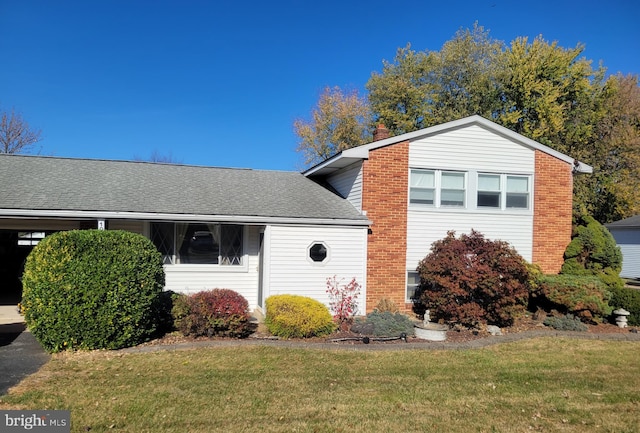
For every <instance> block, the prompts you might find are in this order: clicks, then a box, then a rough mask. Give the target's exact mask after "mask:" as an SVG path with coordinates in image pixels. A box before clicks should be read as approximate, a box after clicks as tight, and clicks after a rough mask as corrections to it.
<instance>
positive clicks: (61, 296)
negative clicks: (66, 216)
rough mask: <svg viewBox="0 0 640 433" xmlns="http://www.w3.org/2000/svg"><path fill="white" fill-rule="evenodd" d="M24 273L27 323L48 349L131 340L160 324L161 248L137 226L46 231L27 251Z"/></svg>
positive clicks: (113, 346)
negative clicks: (136, 230) (48, 233)
mask: <svg viewBox="0 0 640 433" xmlns="http://www.w3.org/2000/svg"><path fill="white" fill-rule="evenodd" d="M22 281H23V298H22V308H23V309H24V314H25V320H26V323H27V326H28V327H29V329H30V330H31V332H32V333H33V335H34V336H35V337H36V338H37V339H38V341H39V342H40V344H42V346H43V347H44V348H45V349H46V350H47V351H49V352H58V351H61V350H65V349H119V348H122V347H128V346H133V345H136V344H139V343H142V342H143V341H145V340H148V339H149V338H151V337H152V336H153V335H154V334H155V333H156V332H157V330H158V329H159V326H161V324H160V323H159V317H158V314H157V313H158V311H159V310H160V309H161V308H162V307H161V303H162V301H161V299H160V296H161V293H162V289H163V286H164V270H163V267H162V256H161V255H160V253H159V252H158V250H157V249H156V247H155V246H154V245H153V243H151V241H150V240H149V239H147V238H145V237H144V236H141V235H139V234H135V233H131V232H126V231H118V230H73V231H68V232H58V233H55V234H52V235H51V236H47V237H46V238H44V239H43V240H42V241H40V242H39V243H38V245H37V246H36V247H35V248H34V249H33V250H32V251H31V253H30V254H29V256H28V257H27V261H26V263H25V269H24V274H23V278H22Z"/></svg>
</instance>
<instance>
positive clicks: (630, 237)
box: [609, 228, 640, 278]
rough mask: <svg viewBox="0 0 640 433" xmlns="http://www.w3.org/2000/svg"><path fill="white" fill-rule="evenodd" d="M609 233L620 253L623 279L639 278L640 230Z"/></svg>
mask: <svg viewBox="0 0 640 433" xmlns="http://www.w3.org/2000/svg"><path fill="white" fill-rule="evenodd" d="M609 231H610V232H611V234H612V235H613V238H614V239H615V240H616V243H617V244H618V246H619V247H620V250H621V251H622V271H621V272H620V276H621V277H624V278H640V229H613V228H610V229H609Z"/></svg>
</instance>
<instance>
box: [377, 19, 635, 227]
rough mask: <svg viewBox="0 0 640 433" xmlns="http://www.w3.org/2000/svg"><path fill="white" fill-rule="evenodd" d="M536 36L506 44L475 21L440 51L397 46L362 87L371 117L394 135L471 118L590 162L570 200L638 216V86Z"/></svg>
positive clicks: (600, 216) (601, 217) (599, 212)
mask: <svg viewBox="0 0 640 433" xmlns="http://www.w3.org/2000/svg"><path fill="white" fill-rule="evenodd" d="M583 52H584V46H583V45H580V44H578V45H577V46H576V47H574V48H563V47H561V46H559V44H558V43H557V42H551V43H550V42H547V41H545V40H544V39H543V38H542V36H538V37H537V38H535V39H533V40H532V41H530V40H529V39H528V38H516V39H515V40H514V41H513V42H511V44H510V45H509V46H507V45H505V44H504V43H502V42H500V41H496V40H493V39H491V38H490V37H489V33H488V31H485V30H484V29H483V28H482V27H481V26H478V25H477V24H476V25H475V26H474V28H473V29H471V30H460V31H458V32H457V33H456V35H455V36H454V37H453V39H452V40H450V41H447V42H446V43H445V44H444V45H443V46H442V49H441V50H440V51H424V52H415V51H412V50H411V49H410V46H407V47H405V48H402V49H399V50H398V52H397V54H396V58H395V60H394V62H393V63H389V62H386V61H385V62H383V70H382V73H376V72H374V73H373V74H372V76H371V78H370V79H369V81H368V83H367V89H368V90H369V92H370V94H369V99H370V101H371V105H372V109H373V112H374V116H375V117H376V118H377V119H379V121H381V122H382V123H384V124H386V126H387V127H388V128H389V129H390V130H391V131H392V132H393V133H395V134H398V133H404V132H411V131H414V130H417V129H420V128H424V127H428V126H431V125H435V124H440V123H444V122H448V121H451V120H457V119H460V118H462V117H465V116H469V115H472V114H479V115H481V116H483V117H486V118H488V119H491V120H493V121H495V122H496V123H498V124H501V125H503V126H505V127H507V128H509V129H511V130H513V131H516V132H518V133H520V134H522V135H524V136H526V137H529V138H531V139H533V140H536V141H538V142H540V143H543V144H545V145H547V146H549V147H551V148H553V149H555V150H557V151H559V152H563V153H565V154H568V155H571V156H572V157H574V158H576V159H578V160H580V161H582V162H585V163H587V164H589V165H591V166H592V167H594V173H593V174H592V175H588V176H577V177H576V179H575V195H574V204H575V206H576V209H581V208H583V207H584V208H586V209H587V210H588V211H589V212H591V213H592V214H593V215H594V216H595V217H596V219H597V220H598V221H600V222H603V223H604V222H610V221H613V220H616V219H620V218H624V217H628V216H631V215H634V214H637V213H638V212H640V174H639V173H640V144H639V143H640V108H639V107H640V87H638V77H637V76H628V77H622V76H613V77H610V78H609V79H608V80H606V81H605V72H606V70H605V68H604V67H602V66H598V67H597V68H594V67H592V64H591V61H590V60H588V59H585V58H584V57H582V54H583Z"/></svg>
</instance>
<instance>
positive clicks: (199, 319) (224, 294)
mask: <svg viewBox="0 0 640 433" xmlns="http://www.w3.org/2000/svg"><path fill="white" fill-rule="evenodd" d="M172 314H173V320H174V324H175V327H176V328H177V329H178V330H179V331H180V332H181V333H182V334H184V335H186V336H195V337H200V336H208V337H212V336H221V337H237V338H244V337H247V336H249V335H250V334H251V333H252V332H253V328H254V327H253V325H252V324H251V323H250V321H249V320H250V316H249V303H248V302H247V300H246V299H245V298H244V297H243V296H242V295H240V294H239V293H237V292H235V291H233V290H229V289H213V290H206V291H202V292H198V293H194V294H192V295H178V296H176V297H175V298H174V301H173V309H172Z"/></svg>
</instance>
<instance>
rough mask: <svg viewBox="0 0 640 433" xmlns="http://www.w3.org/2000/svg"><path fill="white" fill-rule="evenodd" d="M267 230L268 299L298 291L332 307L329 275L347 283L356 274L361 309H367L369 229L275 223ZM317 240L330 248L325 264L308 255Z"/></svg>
mask: <svg viewBox="0 0 640 433" xmlns="http://www.w3.org/2000/svg"><path fill="white" fill-rule="evenodd" d="M267 233H268V238H269V239H268V241H267V240H266V239H265V248H268V252H267V251H265V267H267V266H268V272H266V279H267V280H268V282H267V284H265V298H267V297H268V296H272V295H279V294H294V295H301V296H307V297H310V298H314V299H316V300H318V301H320V302H322V303H324V304H325V305H327V306H328V302H329V299H328V296H327V294H326V282H327V278H329V277H332V276H334V275H335V276H337V277H338V279H341V278H344V282H345V283H347V282H349V281H350V280H351V279H352V278H353V277H355V278H356V280H357V281H358V283H360V284H361V285H362V289H361V293H360V297H359V304H360V305H359V311H360V312H361V313H363V312H364V311H366V310H365V307H366V305H365V299H366V257H367V229H366V228H362V227H358V228H355V227H290V226H289V227H286V226H271V227H269V231H268V232H267ZM265 237H267V234H265ZM315 242H323V243H324V244H325V245H326V246H327V247H328V249H329V257H328V260H327V261H326V262H325V263H314V262H312V261H311V260H310V259H309V258H308V257H309V256H308V248H309V246H311V245H312V244H313V243H315Z"/></svg>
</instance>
